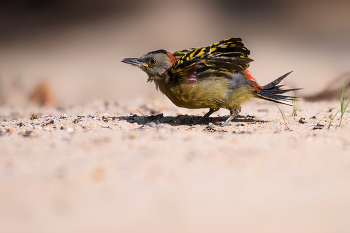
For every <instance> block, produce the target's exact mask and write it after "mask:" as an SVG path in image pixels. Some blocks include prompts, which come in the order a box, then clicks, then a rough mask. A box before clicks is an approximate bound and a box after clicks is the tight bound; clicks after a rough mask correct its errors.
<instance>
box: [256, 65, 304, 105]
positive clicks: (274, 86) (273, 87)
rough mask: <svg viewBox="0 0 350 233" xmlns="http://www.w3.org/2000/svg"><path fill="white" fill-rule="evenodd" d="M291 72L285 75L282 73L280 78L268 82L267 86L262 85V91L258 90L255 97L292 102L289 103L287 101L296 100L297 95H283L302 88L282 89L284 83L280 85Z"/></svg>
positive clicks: (279, 101)
mask: <svg viewBox="0 0 350 233" xmlns="http://www.w3.org/2000/svg"><path fill="white" fill-rule="evenodd" d="M290 73H292V71H291V72H289V73H286V74H285V75H282V76H281V77H279V78H278V79H276V80H274V81H272V82H271V83H269V84H266V85H265V86H263V87H262V89H261V90H260V91H256V93H255V97H256V98H259V99H264V100H268V101H272V102H275V103H279V104H286V105H290V106H292V105H291V104H289V103H287V102H286V101H294V100H296V99H297V97H296V96H286V95H283V93H286V92H290V91H297V90H300V89H301V88H294V89H285V90H284V89H281V87H283V86H284V85H278V84H279V83H280V82H281V81H282V80H283V79H285V78H286V77H287V76H288V75H289V74H290Z"/></svg>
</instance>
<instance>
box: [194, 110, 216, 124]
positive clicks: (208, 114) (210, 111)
mask: <svg viewBox="0 0 350 233" xmlns="http://www.w3.org/2000/svg"><path fill="white" fill-rule="evenodd" d="M219 109H220V108H210V109H209V112H207V113H206V114H205V115H204V116H202V118H201V119H200V120H199V122H203V121H205V120H206V119H208V118H209V116H210V115H211V114H213V113H214V112H217V111H219Z"/></svg>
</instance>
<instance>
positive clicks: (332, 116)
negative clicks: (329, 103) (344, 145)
mask: <svg viewBox="0 0 350 233" xmlns="http://www.w3.org/2000/svg"><path fill="white" fill-rule="evenodd" d="M338 113H339V111H338V112H337V113H336V114H334V115H333V114H331V115H329V116H328V119H329V124H328V129H329V128H330V127H331V125H332V122H333V120H334V118H335V117H336V116H337V115H338Z"/></svg>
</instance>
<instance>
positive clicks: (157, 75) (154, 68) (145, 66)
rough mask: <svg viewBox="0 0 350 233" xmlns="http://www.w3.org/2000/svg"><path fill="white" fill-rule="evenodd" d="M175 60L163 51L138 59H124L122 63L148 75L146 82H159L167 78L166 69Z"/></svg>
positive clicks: (150, 53) (147, 54) (153, 52)
mask: <svg viewBox="0 0 350 233" xmlns="http://www.w3.org/2000/svg"><path fill="white" fill-rule="evenodd" d="M175 61H176V58H175V57H174V56H173V55H172V54H171V53H169V52H167V51H165V50H156V51H152V52H149V53H146V54H145V55H143V56H141V57H139V58H125V59H123V60H122V62H124V63H127V64H131V65H133V66H137V67H139V68H140V69H141V70H143V71H145V72H146V73H147V74H148V77H149V78H148V81H153V80H159V79H161V78H165V77H167V76H168V72H167V71H168V69H169V68H170V67H171V66H172V64H173V63H174V62H175Z"/></svg>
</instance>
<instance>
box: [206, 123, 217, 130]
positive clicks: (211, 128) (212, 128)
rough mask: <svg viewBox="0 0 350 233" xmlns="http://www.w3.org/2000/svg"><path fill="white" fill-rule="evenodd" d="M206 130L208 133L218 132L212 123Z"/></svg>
mask: <svg viewBox="0 0 350 233" xmlns="http://www.w3.org/2000/svg"><path fill="white" fill-rule="evenodd" d="M204 130H205V131H208V132H215V131H216V129H215V125H213V124H212V123H209V125H207V126H206V127H205V129H204Z"/></svg>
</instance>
